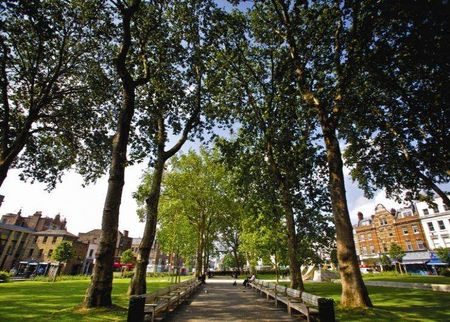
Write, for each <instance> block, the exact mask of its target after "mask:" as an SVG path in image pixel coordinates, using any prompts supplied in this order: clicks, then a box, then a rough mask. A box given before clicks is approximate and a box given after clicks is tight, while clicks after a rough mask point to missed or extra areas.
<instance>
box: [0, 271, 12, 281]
mask: <svg viewBox="0 0 450 322" xmlns="http://www.w3.org/2000/svg"><path fill="white" fill-rule="evenodd" d="M10 277H11V274H9V273H8V272H5V271H0V281H3V282H8V281H9V278H10Z"/></svg>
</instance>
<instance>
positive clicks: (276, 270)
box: [274, 251, 303, 284]
mask: <svg viewBox="0 0 450 322" xmlns="http://www.w3.org/2000/svg"><path fill="white" fill-rule="evenodd" d="M274 257H275V275H276V278H277V284H278V281H279V279H280V272H279V270H278V256H277V251H275V255H274ZM302 282H303V281H302Z"/></svg>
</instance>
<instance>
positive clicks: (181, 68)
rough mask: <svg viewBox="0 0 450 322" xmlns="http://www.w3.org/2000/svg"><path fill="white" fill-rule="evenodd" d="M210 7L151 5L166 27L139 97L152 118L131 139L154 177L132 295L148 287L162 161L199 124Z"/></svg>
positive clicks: (208, 4)
mask: <svg viewBox="0 0 450 322" xmlns="http://www.w3.org/2000/svg"><path fill="white" fill-rule="evenodd" d="M214 7H215V6H214V4H213V2H211V1H203V2H200V3H197V2H192V1H174V2H167V3H165V4H161V5H155V8H156V9H155V11H156V12H157V15H158V16H159V17H163V18H162V19H160V21H159V25H160V26H164V28H162V31H163V32H161V35H160V37H159V39H158V38H156V37H155V41H154V43H152V44H151V46H152V47H153V46H155V47H156V52H155V56H156V57H157V58H156V59H155V61H152V62H151V64H150V65H151V67H152V70H155V72H154V73H153V74H152V76H151V78H150V85H149V89H148V94H147V96H146V98H145V100H143V102H142V105H144V106H146V108H147V110H148V113H149V114H150V115H151V118H150V119H149V120H148V122H145V121H142V122H140V124H139V126H138V129H139V130H140V132H141V133H143V134H142V135H141V137H140V138H139V139H140V140H135V142H134V144H133V147H135V148H136V150H137V152H138V153H139V154H141V155H142V154H144V155H146V156H148V155H152V156H153V158H152V159H153V160H152V167H153V171H152V175H153V177H152V179H151V185H150V186H149V188H150V189H148V191H147V196H146V197H145V200H146V201H145V203H146V210H145V229H144V235H143V237H142V242H141V244H140V246H139V252H138V259H137V265H136V273H135V275H134V278H133V280H132V283H131V284H130V287H129V290H128V293H129V294H130V295H135V294H144V293H145V292H146V279H145V277H146V267H147V264H148V256H149V253H150V249H151V246H152V244H153V241H154V239H155V233H156V223H157V218H158V203H159V198H160V193H161V192H160V191H161V180H162V176H163V172H164V167H165V164H166V162H167V160H169V159H170V158H171V157H173V156H174V155H175V154H176V153H177V152H178V151H179V150H180V149H181V147H182V146H183V144H184V143H185V142H186V141H187V140H188V138H189V136H190V135H192V133H191V132H194V131H198V130H200V129H201V126H200V125H201V123H202V122H201V121H200V118H201V115H202V114H203V113H202V112H203V111H204V110H205V106H206V105H207V99H205V97H206V95H205V94H204V91H205V89H204V82H205V81H204V78H205V76H206V75H207V74H208V73H207V71H206V65H207V64H206V61H207V55H208V52H209V50H210V49H211V48H210V47H209V43H208V42H209V40H208V37H209V29H210V24H211V15H212V12H214ZM158 40H159V41H158ZM168 134H172V136H176V135H178V136H179V139H178V140H177V141H176V142H175V143H174V144H173V145H172V146H171V147H169V148H167V147H166V145H167V141H168ZM139 141H141V142H139ZM139 145H142V146H143V148H141V147H139ZM143 152H146V153H143Z"/></svg>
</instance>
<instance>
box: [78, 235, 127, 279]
mask: <svg viewBox="0 0 450 322" xmlns="http://www.w3.org/2000/svg"><path fill="white" fill-rule="evenodd" d="M101 235H102V230H101V229H93V230H91V231H88V232H86V233H79V234H78V239H79V240H80V241H82V242H84V243H86V244H88V249H87V253H86V257H85V261H84V265H83V273H84V274H90V273H91V272H92V269H93V268H94V264H95V256H96V254H97V251H98V247H99V244H100V237H101ZM131 246H132V238H131V237H129V236H128V230H124V231H123V233H121V232H120V231H119V232H118V233H117V243H116V249H115V251H114V257H116V261H118V260H119V257H120V255H122V253H123V252H124V251H125V250H127V249H130V248H131Z"/></svg>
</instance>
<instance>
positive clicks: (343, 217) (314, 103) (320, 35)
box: [256, 0, 372, 307]
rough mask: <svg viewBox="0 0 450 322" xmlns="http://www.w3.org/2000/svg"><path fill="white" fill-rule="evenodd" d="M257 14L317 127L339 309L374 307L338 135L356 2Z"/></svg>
mask: <svg viewBox="0 0 450 322" xmlns="http://www.w3.org/2000/svg"><path fill="white" fill-rule="evenodd" d="M256 9H257V11H256V12H257V14H258V15H259V16H260V17H261V19H262V20H263V21H266V25H269V26H270V28H271V30H272V32H273V34H275V35H280V37H282V39H283V42H281V45H282V46H283V47H286V48H287V50H286V55H285V58H286V63H287V64H289V65H290V66H292V67H291V68H290V69H289V70H293V71H294V72H295V81H296V86H297V91H298V92H297V93H298V96H299V97H300V99H301V102H302V105H303V106H304V108H305V111H304V113H306V114H309V115H314V116H315V117H316V119H317V121H318V123H319V125H320V132H321V136H322V138H323V144H324V146H325V149H326V157H327V164H328V184H329V191H330V195H331V203H332V209H333V216H334V224H335V227H336V245H337V253H338V254H337V255H338V261H339V272H340V276H341V281H342V296H341V304H342V305H343V306H344V307H369V306H372V303H371V301H370V298H369V296H368V292H367V288H366V287H365V285H364V282H363V280H362V276H361V272H360V270H359V267H358V260H357V255H356V249H355V243H354V240H353V229H352V224H351V221H350V216H349V213H348V205H347V199H346V195H345V183H344V174H343V170H342V167H343V161H342V155H341V148H340V146H339V140H338V130H340V129H341V127H342V124H343V122H342V121H343V119H345V116H346V113H348V111H349V110H350V109H351V108H350V106H348V105H344V104H343V101H344V102H345V100H344V98H345V97H346V95H347V93H348V92H350V91H351V87H349V79H351V77H352V76H353V74H354V69H355V64H354V59H355V57H356V56H357V49H358V47H357V46H352V44H353V41H354V39H355V37H356V34H357V31H358V20H357V19H358V18H359V10H360V6H359V2H357V1H355V2H351V3H348V5H347V4H344V3H343V2H340V1H337V2H334V3H314V4H312V5H310V4H309V3H308V2H307V1H304V2H302V1H294V2H291V1H284V0H272V1H271V4H270V5H269V4H267V5H262V4H261V5H258V6H257V7H256ZM343 9H345V10H343ZM312 133H313V132H312Z"/></svg>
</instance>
